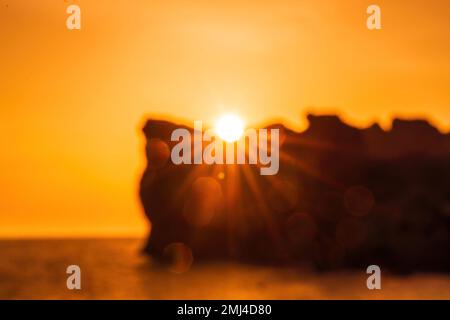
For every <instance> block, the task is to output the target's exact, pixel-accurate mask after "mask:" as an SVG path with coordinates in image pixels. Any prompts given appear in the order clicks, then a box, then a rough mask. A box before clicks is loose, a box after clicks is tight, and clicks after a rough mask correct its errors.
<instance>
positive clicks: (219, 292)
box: [0, 239, 450, 299]
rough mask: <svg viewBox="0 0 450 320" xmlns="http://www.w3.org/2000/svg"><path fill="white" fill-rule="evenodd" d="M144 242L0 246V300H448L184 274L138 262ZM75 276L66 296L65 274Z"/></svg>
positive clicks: (360, 279) (427, 279) (395, 289)
mask: <svg viewBox="0 0 450 320" xmlns="http://www.w3.org/2000/svg"><path fill="white" fill-rule="evenodd" d="M143 243H144V240H143V239H100V240H87V239H86V240H68V239H67V240H66V239H65V240H2V241H0V298H1V299H410V298H414V299H450V276H449V275H441V274H415V275H409V276H398V275H393V274H390V273H388V272H384V271H383V270H382V271H383V274H382V289H381V290H368V289H367V287H366V279H367V275H366V274H365V270H361V271H360V272H359V271H351V272H350V271H346V272H325V273H320V272H315V271H311V270H310V269H307V268H301V269H295V268H274V267H262V266H249V265H239V264H231V263H230V264H226V263H214V264H204V263H202V264H201V263H196V261H195V260H194V262H193V264H192V266H191V267H190V269H189V270H188V271H186V272H184V273H182V274H175V273H173V272H171V271H169V270H168V269H167V268H165V267H163V266H161V265H157V264H155V263H152V261H151V260H150V259H148V258H147V257H145V256H143V255H141V254H140V248H141V246H142V245H143ZM72 264H76V265H79V266H80V268H81V290H68V289H67V286H66V280H67V277H68V276H69V275H67V274H66V268H67V266H69V265H72Z"/></svg>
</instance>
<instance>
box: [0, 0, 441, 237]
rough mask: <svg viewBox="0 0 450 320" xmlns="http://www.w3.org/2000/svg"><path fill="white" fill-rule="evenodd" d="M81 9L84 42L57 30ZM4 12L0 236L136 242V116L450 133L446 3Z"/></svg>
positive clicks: (53, 5) (138, 4) (129, 3)
mask: <svg viewBox="0 0 450 320" xmlns="http://www.w3.org/2000/svg"><path fill="white" fill-rule="evenodd" d="M71 3H76V4H78V5H80V7H81V10H82V11H81V14H82V22H81V23H82V30H81V31H69V30H67V29H66V26H65V20H66V17H67V14H66V13H65V10H66V7H67V6H68V5H69V4H71ZM371 3H372V2H371V1H362V0H318V1H303V0H267V1H262V0H260V1H256V0H253V1H244V0H214V1H211V0H204V1H197V0H190V1H186V0H178V1H173V0H160V1H146V0H95V1H83V0H80V1H59V0H40V1H34V0H28V1H24V0H0V44H1V50H0V142H1V146H2V148H1V151H0V222H1V223H0V237H2V236H3V237H9V236H13V237H22V236H79V235H117V234H124V235H125V234H126V235H134V234H144V233H145V231H146V228H147V226H146V223H145V220H144V218H143V214H142V212H141V208H140V204H139V201H138V198H137V188H138V181H139V176H140V174H141V172H142V170H143V166H144V159H143V152H142V151H143V139H142V138H143V137H142V135H141V134H140V128H141V126H142V124H143V119H144V118H145V115H152V114H155V115H160V116H167V117H171V118H176V119H184V120H186V121H190V120H194V119H198V120H204V121H210V122H211V121H213V120H214V119H215V118H216V117H217V116H218V115H219V114H220V113H222V112H226V111H234V112H237V113H239V114H240V115H242V116H243V117H244V119H245V120H246V121H247V122H250V123H257V122H268V121H269V120H272V119H275V118H276V119H279V120H282V121H285V122H286V124H288V125H289V126H291V127H293V128H296V129H302V128H304V126H305V123H304V121H303V118H302V115H303V114H304V112H305V111H307V110H311V111H314V112H328V111H336V112H339V113H340V114H341V115H342V116H343V118H345V119H346V120H347V121H349V122H351V123H354V124H356V125H358V126H365V125H368V124H370V123H371V122H373V121H380V122H381V123H382V124H383V126H385V127H387V126H388V125H389V120H390V118H391V117H392V115H396V114H399V115H402V116H405V117H415V116H426V117H429V118H430V119H431V120H432V121H433V123H435V124H437V125H438V126H439V127H440V129H441V130H445V131H447V130H448V129H449V128H450V90H449V84H450V41H449V40H450V2H449V1H448V0H428V1H425V0H421V1H413V0H395V1H392V0H389V1H388V0H386V1H385V0H383V1H376V2H375V3H377V4H379V5H380V7H381V9H382V27H383V29H382V30H380V31H369V30H368V29H367V28H366V26H365V19H366V13H365V11H366V8H367V6H368V5H369V4H371Z"/></svg>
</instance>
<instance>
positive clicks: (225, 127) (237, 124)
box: [216, 114, 244, 142]
mask: <svg viewBox="0 0 450 320" xmlns="http://www.w3.org/2000/svg"><path fill="white" fill-rule="evenodd" d="M243 132H244V122H243V121H242V119H241V118H239V117H238V116H236V115H234V114H227V115H224V116H222V117H220V118H219V120H218V121H217V123H216V133H217V135H218V136H219V137H220V138H221V139H222V140H225V141H226V142H234V141H236V140H238V139H239V138H240V137H241V136H242V134H243Z"/></svg>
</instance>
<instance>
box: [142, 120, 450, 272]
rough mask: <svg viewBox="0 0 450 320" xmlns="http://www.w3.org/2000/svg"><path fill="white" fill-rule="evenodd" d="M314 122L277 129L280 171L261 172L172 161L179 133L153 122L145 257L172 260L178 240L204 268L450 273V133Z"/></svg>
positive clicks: (418, 124)
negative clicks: (208, 264)
mask: <svg viewBox="0 0 450 320" xmlns="http://www.w3.org/2000/svg"><path fill="white" fill-rule="evenodd" d="M308 121H309V127H308V129H307V130H306V131H304V132H301V133H296V132H293V131H291V130H289V129H287V128H285V127H283V126H282V125H274V126H270V127H276V128H279V129H280V133H281V134H280V141H281V146H280V155H281V156H280V169H279V172H278V174H277V175H274V176H261V175H260V174H259V173H260V172H259V168H258V166H256V165H249V164H245V165H236V164H233V165H185V164H182V165H174V164H173V163H172V162H171V160H170V150H171V148H172V147H173V146H174V144H175V143H176V142H171V141H170V135H171V133H172V131H173V130H174V129H176V128H179V126H177V125H175V124H172V123H169V122H165V121H157V120H149V121H148V122H147V124H146V125H145V128H144V133H145V135H146V138H147V146H146V152H147V159H148V166H147V169H146V171H145V172H144V175H143V177H142V180H141V185H140V196H141V200H142V203H143V206H144V209H145V213H146V215H147V217H148V218H149V220H150V221H151V222H152V231H151V235H150V238H149V242H148V245H147V248H146V250H147V251H148V252H149V253H150V254H152V255H154V256H159V257H164V256H165V255H173V252H172V251H173V250H172V251H171V248H173V246H172V247H171V244H174V243H175V244H178V245H179V246H182V247H183V248H184V249H183V250H188V251H189V252H191V253H192V255H193V257H194V259H195V260H201V259H236V260H239V261H248V262H252V263H256V262H257V263H281V264H302V263H306V264H313V265H315V266H316V267H318V268H325V269H327V268H341V267H358V268H365V267H367V266H368V265H371V264H377V265H380V266H381V267H386V268H390V269H392V270H397V271H415V270H433V271H434V270H437V271H446V272H449V271H450V255H449V254H448V253H449V252H450V161H449V160H450V136H449V135H448V134H441V133H440V132H439V131H438V130H437V129H435V128H434V127H432V126H431V125H430V124H429V123H427V122H426V121H423V120H414V121H409V120H408V121H407V120H397V119H396V120H394V122H393V126H392V129H391V130H390V131H383V130H382V129H381V128H380V127H379V126H378V125H373V126H372V127H369V128H367V129H357V128H354V127H351V126H348V125H346V124H344V123H343V122H341V121H340V119H339V118H338V117H336V116H313V115H309V116H308ZM186 129H188V130H190V131H191V132H192V129H189V128H186Z"/></svg>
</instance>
